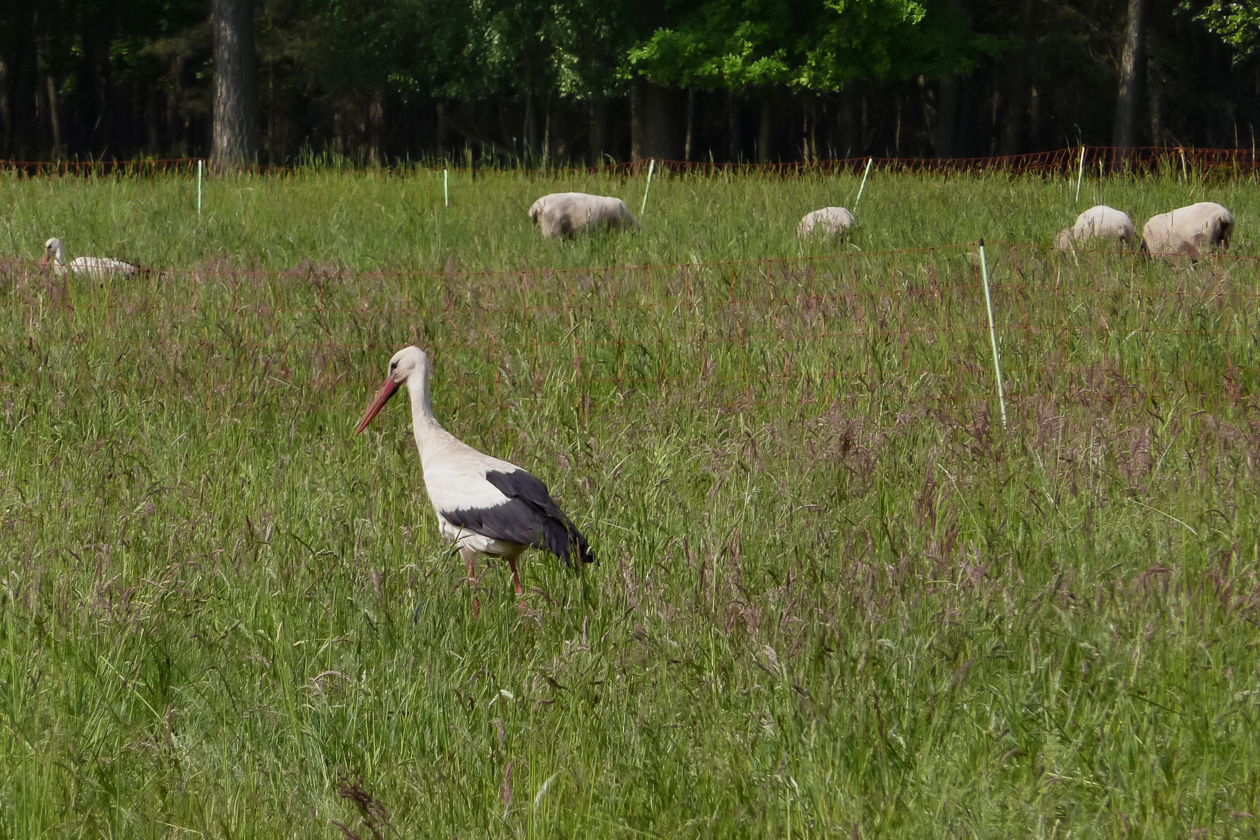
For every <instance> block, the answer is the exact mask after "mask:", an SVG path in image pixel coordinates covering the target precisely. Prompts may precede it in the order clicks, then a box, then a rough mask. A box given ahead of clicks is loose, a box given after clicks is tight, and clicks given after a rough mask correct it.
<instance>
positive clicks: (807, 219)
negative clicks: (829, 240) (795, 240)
mask: <svg viewBox="0 0 1260 840" xmlns="http://www.w3.org/2000/svg"><path fill="white" fill-rule="evenodd" d="M855 227H857V219H855V218H853V214H852V213H850V212H849V211H848V210H846V209H845V208H843V207H824V208H823V209H821V210H815V211H814V212H812V213H806V214H805V215H804V216H803V217H802V218H801V223H800V224H799V225H797V227H796V235H797V236H799V237H801V238H805V237H807V236H809V235H810V234H811V233H813V232H814V231H815V230H821V231H822V232H823V233H824V234H826V235H827V236H843V235H844V234H845V233H846V232H847V231H849V230H850V229H852V228H855Z"/></svg>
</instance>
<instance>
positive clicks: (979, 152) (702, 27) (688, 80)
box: [0, 0, 1260, 166]
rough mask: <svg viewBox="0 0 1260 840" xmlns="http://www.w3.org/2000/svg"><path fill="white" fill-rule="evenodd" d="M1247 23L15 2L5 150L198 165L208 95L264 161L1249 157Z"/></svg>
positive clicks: (819, 1)
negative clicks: (190, 159) (1161, 151)
mask: <svg viewBox="0 0 1260 840" xmlns="http://www.w3.org/2000/svg"><path fill="white" fill-rule="evenodd" d="M1258 21H1260V2H1257V1H1256V0H1246V2H1228V0H1211V2H1204V0H1015V2H1002V0H797V2H785V0H688V2H679V0H645V2H635V0H551V2H547V3H544V2H539V0H471V2H469V0H59V2H51V3H49V2H42V0H9V2H7V3H5V4H4V7H3V9H0V157H5V158H9V159H26V160H32V159H54V158H76V159H82V158H89V157H90V158H96V159H101V158H104V159H130V158H135V157H140V156H154V157H185V156H206V155H208V154H210V153H211V152H212V142H214V141H213V139H212V138H213V137H214V122H215V117H214V114H215V107H216V101H217V102H220V103H222V102H224V101H229V102H235V103H236V105H237V106H239V107H238V108H237V110H236V111H235V112H225V113H233V114H235V119H237V123H235V125H236V126H237V127H236V129H235V130H236V131H237V133H238V135H239V136H238V142H237V144H236V145H235V146H234V147H233V148H234V149H235V153H234V155H235V156H236V157H238V158H244V159H247V160H256V161H258V162H260V163H264V164H273V165H284V164H292V163H296V162H299V161H300V160H302V159H308V158H310V157H312V156H320V155H325V154H335V155H339V156H344V157H347V158H351V159H353V160H356V161H362V162H364V163H391V162H397V161H404V160H418V159H433V158H446V159H453V160H459V161H464V162H467V163H479V164H487V163H491V164H501V165H523V166H546V165H556V164H565V163H568V164H591V163H595V162H598V161H607V160H610V159H611V160H619V161H620V160H635V159H644V158H647V157H657V158H667V159H674V160H682V159H688V160H709V159H712V160H715V161H751V162H769V161H792V160H810V159H835V158H843V157H849V156H859V155H868V154H870V155H879V156H897V157H942V158H945V157H970V156H985V155H998V154H1017V153H1023V152H1032V151H1041V150H1046V149H1054V148H1063V147H1065V146H1070V145H1075V144H1077V143H1085V144H1089V145H1114V146H1162V145H1192V146H1200V147H1251V146H1254V144H1255V128H1256V126H1257V125H1260V61H1258V60H1257V58H1256V57H1255V54H1254V53H1255V41H1256V32H1257V31H1260V27H1258V26H1257V22H1258ZM216 65H217V67H218V68H219V72H218V76H219V80H218V81H220V82H221V81H223V80H225V79H228V78H229V76H230V77H231V79H234V80H235V87H234V88H233V87H231V86H230V85H229V87H228V88H223V89H220V90H219V92H218V93H216V84H217V82H216ZM221 122H223V123H226V119H224V120H221Z"/></svg>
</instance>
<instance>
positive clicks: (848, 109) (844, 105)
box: [836, 87, 857, 158]
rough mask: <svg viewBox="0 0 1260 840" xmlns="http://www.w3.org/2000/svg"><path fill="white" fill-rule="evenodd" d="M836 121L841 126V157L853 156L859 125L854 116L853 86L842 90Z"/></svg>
mask: <svg viewBox="0 0 1260 840" xmlns="http://www.w3.org/2000/svg"><path fill="white" fill-rule="evenodd" d="M836 122H837V123H838V124H839V128H840V132H839V134H840V145H841V147H842V148H843V151H842V152H841V154H840V157H842V158H847V157H852V156H853V152H854V151H855V149H854V148H853V147H854V146H855V145H856V139H855V137H856V132H855V129H856V127H857V123H856V118H855V117H854V116H853V88H851V87H847V88H844V89H843V90H841V91H840V107H839V108H838V109H837V110H836Z"/></svg>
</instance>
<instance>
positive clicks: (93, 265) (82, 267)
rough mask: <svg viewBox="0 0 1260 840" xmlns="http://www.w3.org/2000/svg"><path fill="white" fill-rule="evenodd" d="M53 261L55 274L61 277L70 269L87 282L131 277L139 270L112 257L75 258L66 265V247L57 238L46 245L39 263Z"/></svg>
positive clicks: (42, 264) (44, 264)
mask: <svg viewBox="0 0 1260 840" xmlns="http://www.w3.org/2000/svg"><path fill="white" fill-rule="evenodd" d="M49 260H51V261H52V267H53V273H54V274H56V275H57V276H58V277H61V276H62V275H64V274H65V273H66V270H67V269H69V270H70V271H73V272H74V273H75V274H77V275H78V276H80V277H82V278H84V279H86V280H104V279H106V278H108V277H130V276H131V275H133V274H135V273H136V272H137V271H139V270H140V269H138V268H137V267H136V266H134V265H132V264H131V263H128V262H123V261H122V260H115V259H112V258H110V257H75V258H74V259H73V260H71V261H70V264H69V265H67V264H66V246H65V245H63V244H62V242H61V240H60V239H58V238H56V237H55V236H54V237H53V238H52V239H49V240H48V241H47V242H45V243H44V256H43V258H42V259H41V260H40V261H39V264H40V265H41V266H46V265H48V262H49Z"/></svg>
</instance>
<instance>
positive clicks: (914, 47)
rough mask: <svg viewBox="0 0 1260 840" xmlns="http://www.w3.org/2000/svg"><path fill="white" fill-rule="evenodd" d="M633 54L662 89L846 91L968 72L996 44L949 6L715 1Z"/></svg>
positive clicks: (855, 0)
mask: <svg viewBox="0 0 1260 840" xmlns="http://www.w3.org/2000/svg"><path fill="white" fill-rule="evenodd" d="M677 6H678V8H679V14H678V16H677V17H678V20H677V23H676V24H675V25H674V26H671V27H663V28H661V29H658V30H657V31H656V32H655V33H653V34H652V35H651V36H650V37H649V38H647V39H645V40H643V41H641V42H640V43H638V44H636V45H635V46H634V47H633V48H632V49H631V50H630V51H629V53H628V55H627V62H626V68H625V72H627V73H636V74H642V75H645V76H647V77H648V78H649V79H651V80H652V81H655V82H659V83H673V84H681V85H695V86H697V87H704V88H727V89H731V90H741V89H743V88H745V87H749V86H765V85H779V84H785V85H790V86H792V87H794V88H797V89H809V90H817V91H827V90H838V89H840V88H843V87H844V86H845V85H847V84H849V83H851V82H853V81H855V80H857V79H893V78H906V77H908V76H911V75H915V74H919V73H925V74H928V75H940V74H945V73H955V72H963V71H965V70H968V69H970V68H971V67H972V66H974V65H975V63H976V61H977V60H978V59H979V58H980V56H981V55H982V54H984V53H991V54H993V53H997V52H998V51H1000V50H1001V48H1002V46H1003V41H1001V40H1000V39H998V38H993V37H986V36H980V35H976V34H974V33H972V31H971V27H970V25H969V24H968V22H967V19H966V17H965V16H964V15H963V14H962V12H961V11H960V10H959V9H958V8H957V6H955V5H954V4H953V3H951V2H948V0H810V1H809V2H786V0H710V2H707V3H703V4H701V5H700V6H699V7H697V8H693V9H692V10H691V11H685V12H684V11H681V9H682V8H683V4H681V3H679V4H677Z"/></svg>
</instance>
